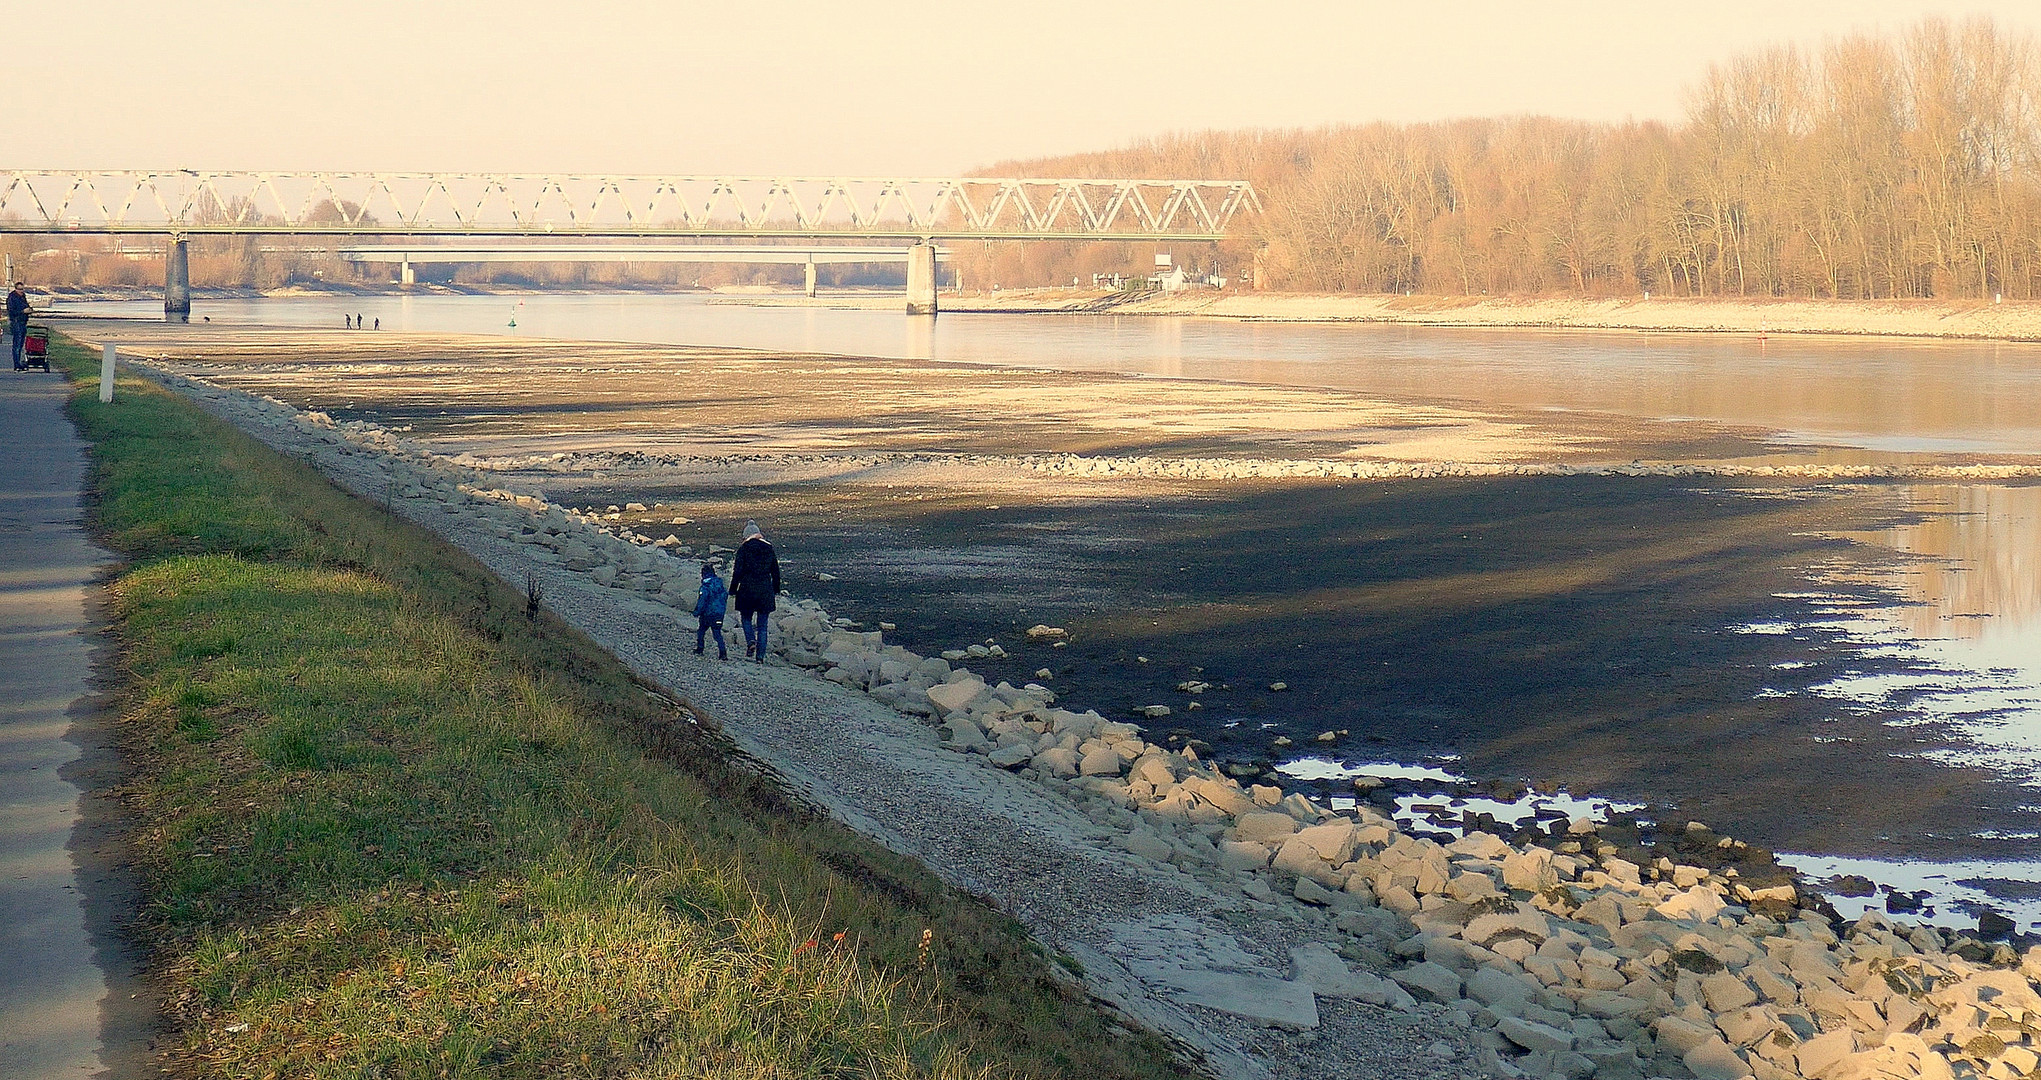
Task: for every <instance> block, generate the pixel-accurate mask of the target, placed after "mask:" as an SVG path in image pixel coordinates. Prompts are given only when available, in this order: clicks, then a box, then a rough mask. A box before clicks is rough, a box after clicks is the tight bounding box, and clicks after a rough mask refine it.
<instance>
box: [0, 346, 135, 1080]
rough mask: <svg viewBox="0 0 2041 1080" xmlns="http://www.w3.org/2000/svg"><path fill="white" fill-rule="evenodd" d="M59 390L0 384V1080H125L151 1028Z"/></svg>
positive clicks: (79, 446) (81, 462)
mask: <svg viewBox="0 0 2041 1080" xmlns="http://www.w3.org/2000/svg"><path fill="white" fill-rule="evenodd" d="M69 392H70V384H69V382H68V380H66V379H65V378H64V377H63V376H62V375H61V374H45V373H43V372H40V371H36V372H14V371H9V370H6V369H4V368H0V454H4V455H5V456H4V459H0V1076H4V1077H8V1078H9V1080H48V1078H59V1077H62V1078H75V1077H94V1076H112V1077H121V1076H128V1075H136V1074H138V1072H139V1069H138V1068H137V1065H138V1063H139V1061H140V1057H141V1055H142V1054H143V1052H144V1051H145V1049H146V1046H147V1041H148V1035H149V1031H150V1023H149V1021H148V1019H147V1013H148V1010H147V1008H146V1005H145V999H144V998H143V997H142V996H141V993H140V990H139V987H138V985H137V982H136V979H135V975H134V973H135V971H136V967H137V965H136V963H135V957H134V956H133V954H132V952H131V950H130V948H129V947H128V945H127V943H126V941H125V939H124V938H123V935H122V933H121V931H122V928H123V927H124V925H125V923H126V916H127V914H128V913H129V911H130V910H131V904H130V903H129V902H128V900H127V898H128V896H129V895H130V891H129V889H128V887H127V884H126V878H125V874H124V872H123V871H122V869H121V866H120V863H121V860H120V858H119V855H118V851H117V849H116V847H115V845H116V843H117V839H118V834H117V831H116V830H115V829H114V828H113V827H112V820H113V815H112V813H111V812H110V811H111V806H110V804H108V803H107V802H106V801H105V800H104V798H103V796H102V794H101V793H102V792H103V791H104V790H105V789H106V788H107V787H109V786H110V785H111V784H112V782H113V781H114V779H115V778H116V777H117V776H118V761H117V758H116V757H115V754H114V752H113V749H112V747H111V740H110V738H109V737H108V736H107V732H106V728H105V726H104V718H103V717H101V716H100V715H99V714H98V711H97V709H96V708H95V700H94V698H93V696H92V686H93V677H94V662H95V660H96V659H98V657H97V655H96V653H97V651H98V650H99V649H101V648H103V647H104V645H105V639H104V636H103V635H102V634H100V633H99V631H98V629H97V625H96V620H95V618H94V614H95V609H96V605H97V603H98V601H99V599H100V597H101V594H102V592H103V589H102V586H101V574H102V573H103V571H104V570H105V568H106V567H107V565H108V564H109V562H110V561H111V556H109V555H108V554H107V552H106V551H105V550H103V549H101V548H99V547H98V546H96V545H95V544H93V543H92V541H91V538H90V537H89V536H88V535H87V534H86V531H85V512H84V505H83V501H82V499H81V496H80V492H81V485H82V484H83V482H84V479H85V469H86V454H85V444H84V443H83V442H82V441H81V440H80V439H79V438H78V435H77V432H76V431H75V430H74V429H73V428H72V426H71V423H70V421H69V419H68V418H66V417H65V415H64V400H65V398H66V397H67V396H68V394H69Z"/></svg>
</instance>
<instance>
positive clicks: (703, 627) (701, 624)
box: [695, 563, 730, 660]
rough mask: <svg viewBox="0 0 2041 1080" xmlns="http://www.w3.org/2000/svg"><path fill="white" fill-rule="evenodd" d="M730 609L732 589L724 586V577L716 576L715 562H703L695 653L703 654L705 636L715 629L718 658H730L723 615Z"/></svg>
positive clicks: (696, 607) (697, 605) (696, 618)
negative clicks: (725, 640) (725, 644)
mask: <svg viewBox="0 0 2041 1080" xmlns="http://www.w3.org/2000/svg"><path fill="white" fill-rule="evenodd" d="M729 609H730V590H729V589H727V588H725V587H724V586H723V579H722V578H720V577H717V576H716V566H715V564H714V563H703V564H702V591H701V593H700V594H699V595H698V596H696V598H695V620H696V625H695V655H696V656H700V655H701V654H702V646H703V645H704V644H706V641H705V640H704V637H705V636H706V635H707V634H708V633H709V632H710V631H714V632H715V635H716V659H718V660H728V659H730V653H729V650H727V649H725V648H724V647H723V616H724V615H726V614H728V612H729Z"/></svg>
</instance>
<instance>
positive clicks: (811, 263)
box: [808, 252, 815, 296]
mask: <svg viewBox="0 0 2041 1080" xmlns="http://www.w3.org/2000/svg"><path fill="white" fill-rule="evenodd" d="M808 295H809V296H813V295H815V256H814V254H813V253H812V252H811V253H810V254H809V255H808Z"/></svg>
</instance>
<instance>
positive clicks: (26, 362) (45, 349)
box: [14, 324, 50, 371]
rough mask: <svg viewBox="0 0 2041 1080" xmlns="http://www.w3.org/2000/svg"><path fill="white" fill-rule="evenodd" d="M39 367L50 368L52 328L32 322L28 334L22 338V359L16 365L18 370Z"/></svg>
mask: <svg viewBox="0 0 2041 1080" xmlns="http://www.w3.org/2000/svg"><path fill="white" fill-rule="evenodd" d="M34 367H39V368H41V369H43V370H44V371H48V370H49V369H50V328H49V327H47V326H36V325H34V324H30V326H29V328H28V335H27V336H26V337H25V338H23V339H22V350H21V361H20V362H19V363H17V364H15V365H14V370H16V371H27V370H28V369H29V368H34Z"/></svg>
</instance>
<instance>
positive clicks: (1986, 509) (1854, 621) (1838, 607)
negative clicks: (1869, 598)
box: [1814, 484, 2041, 782]
mask: <svg viewBox="0 0 2041 1080" xmlns="http://www.w3.org/2000/svg"><path fill="white" fill-rule="evenodd" d="M1898 500H1899V504H1900V506H1901V507H1902V508H1903V509H1905V510H1906V511H1908V512H1909V513H1911V514H1915V515H1918V518H1917V519H1916V520H1914V521H1911V522H1909V523H1906V524H1902V525H1896V526H1892V527H1890V528H1885V529H1879V530H1875V531H1869V532H1857V533H1848V534H1844V535H1846V536H1847V537H1848V538H1849V539H1852V540H1855V541H1857V542H1858V543H1860V544H1864V545H1867V546H1869V547H1871V548H1873V549H1876V550H1879V551H1883V552H1886V553H1888V554H1889V557H1888V558H1885V559H1879V560H1874V561H1873V562H1871V563H1870V564H1869V566H1870V570H1869V572H1870V573H1871V574H1873V575H1874V577H1875V582H1874V583H1875V584H1877V585H1879V586H1881V587H1882V589H1883V591H1885V592H1888V593H1890V594H1892V595H1893V596H1895V597H1896V598H1897V599H1898V600H1899V603H1896V604H1893V605H1864V604H1861V603H1853V602H1848V601H1844V600H1841V599H1840V598H1836V599H1830V600H1827V601H1825V602H1823V603H1821V604H1820V605H1818V608H1817V610H1818V611H1819V612H1820V613H1821V617H1822V618H1823V619H1824V620H1825V622H1824V623H1822V624H1820V625H1825V626H1828V627H1833V628H1836V629H1840V630H1842V631H1844V632H1845V633H1846V634H1847V635H1848V636H1850V637H1851V638H1854V639H1856V640H1858V641H1859V642H1861V643H1862V644H1863V645H1864V646H1865V649H1864V651H1863V656H1864V658H1865V659H1866V660H1867V661H1875V662H1882V664H1881V669H1880V670H1868V669H1867V670H1863V671H1853V672H1851V673H1848V674H1845V675H1843V676H1842V677H1840V678H1837V679H1834V680H1831V681H1829V682H1827V683H1825V684H1822V685H1820V686H1817V687H1815V688H1814V692H1816V693H1820V694H1824V695H1828V696H1831V697H1834V698H1836V699H1838V700H1840V701H1842V702H1845V703H1848V704H1852V705H1856V706H1859V707H1864V708H1876V709H1889V710H1893V711H1894V712H1895V713H1896V714H1897V715H1898V717H1899V718H1900V719H1899V721H1898V722H1902V723H1905V722H1916V723H1938V724H1946V725H1950V726H1951V727H1953V728H1954V730H1955V731H1957V732H1958V733H1960V734H1961V735H1962V737H1963V740H1964V742H1965V743H1966V744H1968V746H1967V747H1966V749H1964V750H1962V751H1941V752H1937V754H1936V756H1940V757H1944V758H1947V759H1952V760H1957V761H1961V762H1965V763H1971V764H1984V765H1989V766H1991V767H1993V768H1997V769H2000V770H2003V771H2006V772H2009V773H2012V774H2014V775H2019V776H2023V777H2025V778H2027V779H2028V780H2029V781H2030V782H2033V781H2041V487H2008V486H2001V485H1990V484H1969V485H1960V486H1959V485H1921V486H1914V487H1907V488H1902V489H1899V492H1898Z"/></svg>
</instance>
